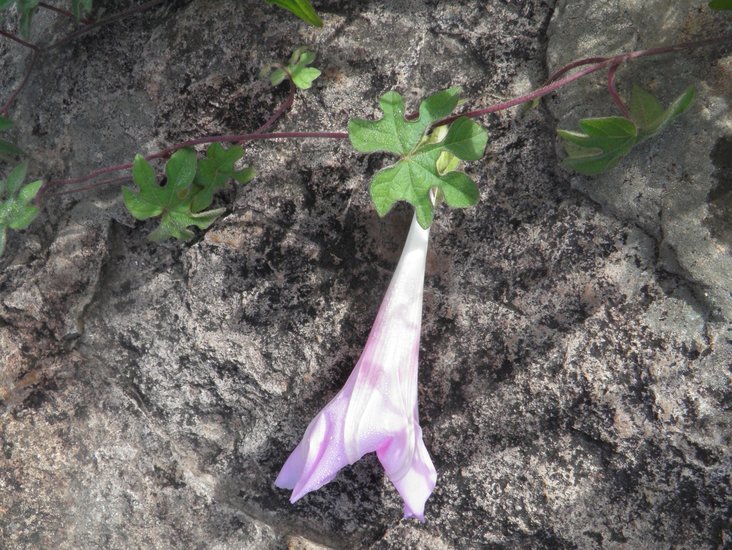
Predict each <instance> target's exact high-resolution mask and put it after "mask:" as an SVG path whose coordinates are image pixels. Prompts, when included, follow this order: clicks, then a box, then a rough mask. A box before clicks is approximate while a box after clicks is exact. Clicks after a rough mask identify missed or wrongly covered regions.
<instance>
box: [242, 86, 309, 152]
mask: <svg viewBox="0 0 732 550" xmlns="http://www.w3.org/2000/svg"><path fill="white" fill-rule="evenodd" d="M287 83H288V84H289V86H290V88H289V90H288V92H287V97H286V98H285V100H284V101H283V102H282V104H281V105H280V106H279V107H278V108H277V110H276V111H275V112H274V113H272V116H270V117H269V118H268V119H267V120H265V121H264V123H263V124H262V125H261V126H260V127H259V128H257V129H256V130H254V132H252V133H253V134H259V133H261V132H264V131H265V130H269V129H270V128H271V127H272V125H273V124H274V123H275V122H277V121H278V120H279V119H280V117H282V115H284V114H285V113H286V112H287V111H289V110H290V109H291V108H292V104H293V103H294V102H295V92H296V91H297V87H296V86H295V83H294V82H293V81H292V78H289V79H288V80H287ZM245 143H246V141H241V142H239V144H240V145H244V144H245Z"/></svg>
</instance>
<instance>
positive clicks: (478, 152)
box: [441, 117, 488, 160]
mask: <svg viewBox="0 0 732 550" xmlns="http://www.w3.org/2000/svg"><path fill="white" fill-rule="evenodd" d="M487 144H488V134H487V133H486V131H485V130H484V129H483V128H482V127H481V126H480V125H479V124H477V123H475V122H474V121H473V120H471V119H469V118H467V117H460V118H459V119H457V120H456V121H455V122H453V123H452V124H450V129H449V131H448V132H447V136H445V139H444V141H442V142H441V145H442V146H443V147H445V148H446V149H447V150H448V151H450V152H451V153H453V154H454V155H455V156H456V157H458V158H459V159H461V160H480V158H481V157H482V156H483V153H484V151H485V146H486V145H487Z"/></svg>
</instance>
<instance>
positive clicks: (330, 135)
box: [44, 132, 348, 187]
mask: <svg viewBox="0 0 732 550" xmlns="http://www.w3.org/2000/svg"><path fill="white" fill-rule="evenodd" d="M315 138H318V139H348V133H347V132H270V133H251V134H230V135H223V136H207V137H201V138H196V139H189V140H187V141H183V142H181V143H177V144H175V145H172V146H170V147H168V148H166V149H163V150H161V151H158V152H156V153H152V154H150V155H147V156H146V157H145V160H155V159H164V158H168V157H170V155H172V154H173V153H175V152H176V151H177V150H178V149H184V148H185V147H193V146H194V145H203V144H206V143H241V142H245V141H254V140H260V139H315ZM130 168H132V163H131V162H130V163H126V164H118V165H116V166H108V167H106V168H100V169H98V170H94V171H93V172H89V173H88V174H87V175H86V176H81V177H78V178H72V179H68V180H48V181H47V182H46V184H45V186H49V185H75V184H77V183H84V182H85V181H89V180H90V179H93V178H96V177H98V176H103V175H104V174H109V173H111V172H119V171H120V170H129V169H130ZM45 186H44V187H45Z"/></svg>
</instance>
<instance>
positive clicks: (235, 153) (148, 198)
mask: <svg viewBox="0 0 732 550" xmlns="http://www.w3.org/2000/svg"><path fill="white" fill-rule="evenodd" d="M243 154H244V152H243V150H242V148H241V147H239V146H234V147H231V148H230V149H228V150H227V149H224V148H223V147H222V146H221V145H219V144H218V143H214V144H212V145H211V146H210V147H209V148H208V151H207V153H206V155H207V156H206V159H204V160H201V161H200V162H197V160H196V152H195V151H194V150H193V149H180V150H178V151H176V152H175V153H174V154H173V155H171V157H170V159H168V162H167V163H166V164H165V184H164V185H160V184H159V183H158V181H157V177H156V176H155V171H154V170H153V168H152V166H150V164H149V163H148V162H147V161H146V160H145V159H144V157H142V156H141V155H137V156H136V157H135V161H134V163H133V165H132V178H133V180H134V182H135V183H136V184H137V186H138V188H139V191H135V190H134V189H131V188H128V187H125V188H123V189H122V197H123V200H124V203H125V206H126V207H127V209H128V210H129V211H130V213H131V214H132V215H133V216H134V217H135V218H136V219H138V220H146V219H148V218H154V217H157V216H160V217H161V218H160V225H158V227H157V228H156V229H155V230H154V231H153V232H152V233H151V234H150V235H149V238H150V239H151V240H154V241H159V240H162V239H166V238H168V237H174V238H176V239H179V240H188V239H190V238H191V237H193V235H194V233H193V231H191V229H189V228H190V227H191V226H196V227H198V228H200V229H206V228H207V227H209V226H210V225H211V224H212V223H213V222H214V221H215V220H216V218H218V217H219V216H220V215H221V214H222V213H223V212H224V209H223V208H218V209H215V210H208V211H202V210H204V209H205V208H208V207H209V206H210V205H211V202H212V201H213V194H214V192H216V191H217V190H218V189H220V188H221V187H223V186H224V185H225V184H226V183H227V182H228V181H229V180H231V179H235V180H237V181H239V182H241V183H245V182H247V181H249V180H250V179H251V178H252V177H254V171H253V170H252V169H251V168H245V169H243V170H236V169H235V168H234V165H235V163H236V162H237V161H238V160H239V159H241V157H242V156H243Z"/></svg>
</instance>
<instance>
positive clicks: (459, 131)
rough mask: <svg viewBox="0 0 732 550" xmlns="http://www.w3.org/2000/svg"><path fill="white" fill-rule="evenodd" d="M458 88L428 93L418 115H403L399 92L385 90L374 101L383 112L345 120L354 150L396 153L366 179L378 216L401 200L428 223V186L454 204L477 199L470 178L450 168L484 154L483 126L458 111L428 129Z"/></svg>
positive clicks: (454, 100)
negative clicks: (447, 120)
mask: <svg viewBox="0 0 732 550" xmlns="http://www.w3.org/2000/svg"><path fill="white" fill-rule="evenodd" d="M459 93H460V91H459V89H458V88H450V89H448V90H444V91H441V92H437V93H435V94H432V95H431V96H429V97H428V98H427V99H425V100H424V101H422V103H421V104H420V107H419V117H418V118H417V119H416V120H407V119H406V118H405V106H404V100H403V99H402V96H401V95H399V94H398V93H396V92H387V93H386V94H384V96H382V98H381V100H380V101H379V104H380V105H381V110H382V111H383V113H384V116H383V117H382V118H380V119H379V120H376V121H371V120H362V119H353V120H351V121H349V123H348V137H349V139H350V141H351V144H352V145H353V147H354V148H355V149H356V150H357V151H360V152H363V153H372V152H376V151H385V152H389V153H394V154H397V155H399V156H400V157H401V158H400V160H399V161H397V163H396V164H395V165H393V166H390V167H388V168H385V169H383V170H380V171H379V172H377V173H376V174H375V175H374V178H373V180H372V181H371V199H372V200H373V202H374V206H375V207H376V211H377V212H378V214H379V215H380V216H383V215H385V214H386V213H387V212H388V211H389V210H390V209H391V208H392V206H393V205H394V203H396V202H397V201H400V200H404V201H407V202H408V203H410V204H411V205H412V206H414V209H415V213H416V216H417V221H418V222H419V224H420V225H421V226H422V227H423V228H427V227H429V226H430V224H431V223H432V218H433V215H434V204H433V201H432V197H431V192H432V190H433V189H434V190H439V191H441V192H442V193H443V195H444V197H445V202H447V204H448V205H449V206H452V207H455V208H464V207H467V206H471V205H473V204H475V203H476V202H477V201H478V188H477V186H476V185H475V183H474V182H473V181H472V180H471V179H470V178H469V177H468V176H467V175H465V174H464V173H462V172H457V171H455V169H456V168H457V166H458V163H459V160H458V159H463V160H478V159H480V158H481V157H482V156H483V152H484V150H485V146H486V143H487V141H488V134H487V133H486V131H485V130H484V129H483V128H482V127H480V126H479V125H478V124H476V123H475V122H474V121H472V120H470V119H468V118H466V117H460V118H458V119H457V120H456V121H455V122H453V123H452V124H451V125H450V126H449V127H447V128H446V127H444V126H440V127H438V128H435V129H434V131H433V132H432V133H431V134H428V133H427V132H428V131H429V129H430V127H431V126H432V125H433V124H434V123H435V122H437V121H439V120H441V119H443V118H445V117H447V116H448V115H449V114H450V113H451V112H452V111H453V109H455V107H456V106H457V103H458V96H459Z"/></svg>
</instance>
